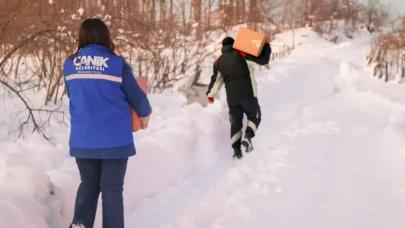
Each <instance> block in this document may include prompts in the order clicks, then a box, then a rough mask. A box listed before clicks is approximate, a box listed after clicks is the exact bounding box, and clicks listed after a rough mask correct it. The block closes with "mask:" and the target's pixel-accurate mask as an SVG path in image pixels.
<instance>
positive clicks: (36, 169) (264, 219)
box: [0, 30, 405, 228]
mask: <svg viewBox="0 0 405 228" xmlns="http://www.w3.org/2000/svg"><path fill="white" fill-rule="evenodd" d="M299 34H300V36H299V37H300V39H301V40H300V41H299V43H301V45H299V46H297V49H296V50H295V51H294V52H293V53H292V55H291V56H290V57H288V58H286V59H283V60H278V61H276V62H274V63H272V64H271V70H270V71H268V70H265V69H264V68H263V69H262V70H258V71H257V72H256V75H257V81H258V89H259V99H260V104H261V106H262V115H263V122H262V124H261V126H260V128H259V131H258V137H257V138H255V140H254V145H255V152H254V153H252V154H249V155H246V156H245V158H244V159H243V160H242V161H239V162H233V161H232V159H231V157H232V151H231V148H230V146H229V131H228V128H229V123H228V116H227V107H226V104H225V102H224V100H223V99H222V100H217V102H216V103H215V104H213V105H210V106H209V107H207V108H202V107H201V106H200V105H197V104H193V105H189V106H184V104H185V102H186V101H185V99H184V97H182V96H180V95H178V94H163V95H152V96H151V100H152V104H153V106H154V107H155V108H154V116H153V120H152V122H151V126H150V129H148V130H146V131H143V132H140V133H137V134H135V136H134V139H135V142H136V145H137V149H138V154H137V155H136V156H135V157H134V158H132V159H131V160H130V164H129V167H128V171H127V178H126V185H125V192H124V197H125V204H126V205H125V206H126V214H125V217H126V220H127V221H126V223H127V227H142V228H197V227H198V228H209V227H212V228H246V227H257V228H307V227H308V228H310V227H311V228H312V227H315V228H318V227H319V228H324V227H328V228H342V227H345V228H377V227H378V228H380V227H381V228H403V227H405V217H404V215H405V142H404V140H403V139H404V137H405V97H404V96H403V95H402V94H403V92H402V91H403V87H402V86H400V85H396V84H384V83H382V82H380V81H377V80H373V79H371V78H370V77H371V76H369V75H371V72H370V70H369V69H367V68H365V67H364V66H365V61H364V60H365V55H366V53H367V50H368V48H369V37H368V36H363V37H362V38H358V39H356V40H353V41H347V42H345V43H340V44H338V45H333V44H331V43H328V42H326V41H324V40H321V39H319V38H317V36H316V35H315V34H314V33H312V32H310V31H309V30H300V31H299ZM301 35H304V36H301ZM281 37H282V36H281ZM280 39H281V38H280ZM285 39H288V38H287V36H286V38H285ZM221 92H222V94H223V93H224V91H221ZM221 97H222V96H221ZM0 129H2V130H3V131H4V130H6V129H5V128H1V127H0ZM49 131H51V132H53V136H54V137H55V139H54V144H53V145H50V144H48V143H47V142H45V141H44V140H42V139H40V137H39V136H38V135H33V136H31V137H29V138H28V139H25V140H20V141H18V142H17V143H16V144H14V143H13V139H14V138H12V137H8V136H7V135H6V134H1V135H0V136H1V139H2V141H1V144H0V157H1V159H0V186H2V187H1V188H0V227H32V228H46V227H52V228H59V227H67V224H68V223H69V222H70V219H71V217H72V212H73V211H72V210H73V200H74V197H75V191H76V188H77V184H78V183H79V177H78V173H77V170H76V167H75V163H74V160H73V159H72V158H70V157H69V156H68V155H67V151H68V147H67V145H66V143H67V137H68V135H67V134H68V129H66V128H64V127H62V126H58V125H56V124H55V125H54V126H53V127H52V128H51V129H49ZM49 189H50V190H52V193H53V194H50V193H49ZM22 202H24V206H23V205H22ZM100 212H101V210H99V211H98V217H97V223H96V227H97V228H99V227H101V221H100Z"/></svg>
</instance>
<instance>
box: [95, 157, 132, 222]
mask: <svg viewBox="0 0 405 228" xmlns="http://www.w3.org/2000/svg"><path fill="white" fill-rule="evenodd" d="M127 163H128V159H127V158H126V159H105V160H102V162H101V181H100V184H101V192H102V199H103V228H124V199H123V196H122V193H123V191H124V179H125V174H126V171H127Z"/></svg>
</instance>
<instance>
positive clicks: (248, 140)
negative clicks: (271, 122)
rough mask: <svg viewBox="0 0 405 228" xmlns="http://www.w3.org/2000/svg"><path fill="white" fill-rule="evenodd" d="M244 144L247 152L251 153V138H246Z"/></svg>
mask: <svg viewBox="0 0 405 228" xmlns="http://www.w3.org/2000/svg"><path fill="white" fill-rule="evenodd" d="M242 145H243V146H244V147H245V148H246V153H250V152H252V151H253V145H252V140H251V138H244V139H243V140H242Z"/></svg>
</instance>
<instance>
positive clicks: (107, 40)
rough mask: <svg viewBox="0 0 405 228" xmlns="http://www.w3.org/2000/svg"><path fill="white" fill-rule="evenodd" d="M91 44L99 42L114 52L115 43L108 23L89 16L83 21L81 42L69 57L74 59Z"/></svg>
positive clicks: (80, 35) (80, 31)
mask: <svg viewBox="0 0 405 228" xmlns="http://www.w3.org/2000/svg"><path fill="white" fill-rule="evenodd" d="M90 44H99V45H103V46H105V47H108V48H109V49H110V50H111V52H112V53H114V49H115V45H114V43H113V41H112V39H111V36H110V31H109V30H108V28H107V25H106V24H105V23H104V22H103V21H102V20H100V19H98V18H89V19H86V20H84V21H83V22H82V24H81V25H80V30H79V42H78V44H77V49H76V51H75V53H73V54H72V55H71V56H69V59H73V58H74V56H76V55H77V53H78V52H79V51H80V49H82V48H84V47H85V46H87V45H90Z"/></svg>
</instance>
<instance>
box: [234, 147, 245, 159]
mask: <svg viewBox="0 0 405 228" xmlns="http://www.w3.org/2000/svg"><path fill="white" fill-rule="evenodd" d="M242 157H243V155H242V150H240V149H239V150H235V151H234V154H233V159H235V158H237V159H241V158H242Z"/></svg>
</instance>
